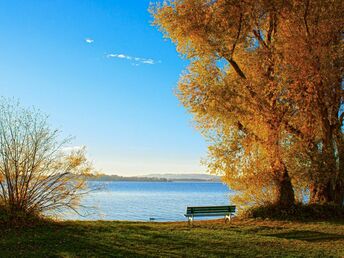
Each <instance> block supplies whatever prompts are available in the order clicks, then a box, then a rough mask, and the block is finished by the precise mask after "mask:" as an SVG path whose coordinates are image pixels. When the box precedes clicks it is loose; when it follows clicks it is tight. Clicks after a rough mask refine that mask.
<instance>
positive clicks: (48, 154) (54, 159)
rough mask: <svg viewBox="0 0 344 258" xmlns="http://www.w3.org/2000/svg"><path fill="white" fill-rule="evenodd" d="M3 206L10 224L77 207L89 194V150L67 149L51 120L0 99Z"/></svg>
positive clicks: (0, 161) (0, 165)
mask: <svg viewBox="0 0 344 258" xmlns="http://www.w3.org/2000/svg"><path fill="white" fill-rule="evenodd" d="M0 102H1V103H0V206H1V209H2V210H3V213H5V214H6V215H7V216H8V218H9V219H10V220H14V221H15V220H18V219H23V218H24V219H25V218H28V217H37V216H38V217H41V216H44V215H46V214H52V213H55V212H62V211H64V210H66V209H72V210H74V211H76V212H77V208H78V206H79V204H80V202H79V201H80V197H81V196H82V195H84V194H85V193H87V192H88V190H87V188H86V181H85V179H86V176H87V175H89V174H90V173H91V166H90V164H89V163H88V162H87V160H86V158H85V150H84V149H79V150H74V151H66V150H65V149H64V146H65V145H66V144H67V143H69V142H70V139H69V138H68V139H63V140H61V139H60V132H59V131H58V130H52V129H51V128H50V126H49V124H48V122H47V116H45V115H43V114H42V113H41V112H39V111H37V110H35V109H33V108H32V109H26V108H22V107H21V106H20V105H19V103H13V101H9V100H6V99H1V101H0Z"/></svg>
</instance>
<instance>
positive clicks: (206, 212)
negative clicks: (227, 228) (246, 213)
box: [184, 205, 235, 224]
mask: <svg viewBox="0 0 344 258" xmlns="http://www.w3.org/2000/svg"><path fill="white" fill-rule="evenodd" d="M234 212H235V206H234V205H231V206H200V207H187V208H186V214H184V216H185V217H187V218H188V223H189V224H190V223H191V222H192V221H193V219H194V217H209V216H224V217H225V222H227V221H230V220H231V217H232V215H233V214H234Z"/></svg>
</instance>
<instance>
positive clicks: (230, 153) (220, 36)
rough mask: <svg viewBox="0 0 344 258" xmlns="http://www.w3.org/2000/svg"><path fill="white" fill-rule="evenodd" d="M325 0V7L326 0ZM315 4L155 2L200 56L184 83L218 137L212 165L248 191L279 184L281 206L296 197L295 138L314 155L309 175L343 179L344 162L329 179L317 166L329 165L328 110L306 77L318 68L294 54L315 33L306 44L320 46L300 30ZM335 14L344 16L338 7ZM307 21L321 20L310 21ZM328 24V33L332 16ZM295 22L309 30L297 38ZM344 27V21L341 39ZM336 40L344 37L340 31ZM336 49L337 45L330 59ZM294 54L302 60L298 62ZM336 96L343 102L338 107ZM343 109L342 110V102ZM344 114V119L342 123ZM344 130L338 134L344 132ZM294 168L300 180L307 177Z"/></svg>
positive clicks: (172, 32) (170, 32)
mask: <svg viewBox="0 0 344 258" xmlns="http://www.w3.org/2000/svg"><path fill="white" fill-rule="evenodd" d="M338 3H339V1H338ZM317 4H318V5H319V6H320V5H321V1H318V3H317ZM305 6H307V1H264V0H262V1H259V0H258V1H253V0H252V1H250V0H249V1H235V0H232V1H228V0H217V1H210V0H175V1H168V2H164V4H161V5H159V4H158V5H156V6H154V7H153V8H152V11H153V15H154V18H155V24H156V25H158V26H159V28H160V29H161V30H162V31H163V32H164V34H165V36H166V37H168V38H170V39H171V40H172V41H173V42H174V43H175V44H176V45H177V50H178V51H179V52H180V53H181V54H183V55H184V56H185V57H186V58H188V59H189V60H190V61H191V64H190V66H189V69H188V71H187V73H185V74H184V75H183V76H182V78H181V80H180V82H179V87H178V96H179V98H180V100H181V102H182V103H183V104H184V106H185V107H186V108H187V109H188V110H189V111H190V112H191V113H192V114H194V116H195V119H196V121H197V122H198V127H199V128H200V129H201V131H202V132H203V133H204V134H205V135H206V136H207V137H209V139H211V141H212V143H213V144H212V145H211V146H210V148H209V150H210V152H209V153H210V163H209V167H210V169H211V170H212V171H215V172H224V173H225V177H224V178H225V180H226V181H227V182H228V183H229V185H230V186H231V188H233V189H236V190H239V191H242V192H243V193H244V194H247V195H251V196H252V195H254V193H258V192H259V191H260V192H261V193H263V194H267V193H270V192H272V193H273V194H268V196H269V198H270V200H272V201H273V202H275V203H277V204H280V205H290V204H292V203H293V202H294V189H293V186H292V183H291V181H292V180H291V177H290V173H289V172H290V171H288V166H287V164H286V161H287V160H288V158H287V157H288V155H289V156H291V155H290V152H291V151H295V148H291V146H293V147H294V145H295V146H299V149H298V150H297V151H296V153H297V154H300V155H295V156H297V157H305V156H304V155H302V154H304V153H303V152H305V153H306V157H307V158H309V162H308V163H307V162H302V161H301V162H299V165H300V166H305V165H306V164H307V167H308V168H309V169H307V173H306V174H307V179H308V180H310V181H312V182H313V185H314V187H313V188H314V189H320V188H321V187H322V185H323V182H325V183H326V182H328V180H329V179H324V180H318V178H331V180H333V178H332V176H336V178H338V175H339V174H340V171H341V168H339V169H337V170H336V171H337V172H336V173H332V174H331V175H330V173H328V171H325V172H324V173H323V174H322V176H321V177H320V176H319V173H318V172H319V170H314V169H311V168H313V167H314V166H315V165H314V164H315V163H317V164H319V162H317V161H318V160H316V159H315V158H314V155H315V154H314V153H319V152H321V154H322V153H323V151H319V144H318V142H317V141H318V139H319V136H320V135H321V133H323V135H324V132H323V131H321V130H319V129H315V128H318V124H319V123H320V120H322V119H323V117H324V116H325V115H326V114H324V113H323V112H320V111H319V112H318V113H316V114H314V113H312V111H314V110H313V105H315V106H317V108H318V109H317V110H320V109H321V107H320V106H321V103H322V102H321V103H317V102H316V101H314V96H313V95H312V92H310V91H309V89H310V88H311V87H310V86H309V85H311V83H309V84H306V85H304V82H306V80H305V78H306V77H305V76H304V74H308V70H309V69H310V67H309V65H308V66H307V65H305V66H303V65H302V60H300V61H298V62H297V61H295V60H294V59H298V58H297V54H295V52H296V51H295V52H294V53H292V54H291V53H290V52H293V51H292V49H293V48H295V47H297V45H298V43H299V41H302V42H303V41H305V42H303V43H304V45H306V46H305V48H307V47H308V48H313V47H314V48H315V46H313V45H312V44H313V43H312V42H310V41H307V40H308V39H307V37H309V34H307V31H306V32H305V33H304V32H303V31H302V30H301V28H300V26H305V22H304V21H303V22H302V23H300V19H299V17H304V16H305V15H304V12H305ZM301 7H303V8H301ZM337 7H338V6H337ZM307 8H309V7H306V9H307ZM318 8H320V7H318ZM320 9H321V8H320ZM321 10H322V9H321ZM307 12H309V9H307ZM314 12H315V13H316V12H317V10H315V11H314ZM301 14H303V16H301ZM308 15H309V14H308V13H306V16H308ZM331 17H333V19H336V18H338V12H336V14H334V15H332V16H331ZM306 18H308V17H306ZM330 22H333V20H331V21H330ZM306 24H307V26H311V24H310V22H308V23H307V22H306ZM320 27H321V28H322V29H323V30H324V29H325V32H326V24H323V25H321V26H320ZM324 27H325V28H324ZM332 27H333V26H332ZM308 29H309V28H308ZM294 30H295V31H296V32H297V33H299V34H300V35H301V36H302V37H300V38H298V39H297V40H296V39H294V38H293V36H292V33H293V32H294ZM336 32H338V28H337V30H336V31H333V33H332V34H331V37H332V36H333V35H334V34H336ZM329 34H330V33H329ZM336 35H337V34H336ZM337 36H338V35H337ZM339 41H340V40H339ZM336 42H337V45H338V39H337V41H336ZM331 43H332V42H330V43H328V44H323V45H324V48H326V47H329V46H330V48H332V44H331ZM307 51H308V52H307ZM307 51H304V50H302V52H303V53H304V59H305V61H306V62H307V61H308V60H309V59H312V58H313V59H314V57H313V56H312V55H314V53H313V52H312V51H311V52H310V53H309V50H307ZM322 51H324V50H322ZM335 51H336V50H332V52H329V53H328V54H327V59H331V57H332V55H333V54H334V52H335ZM291 59H293V60H292V61H293V62H290V63H288V62H289V60H291ZM325 59H326V58H325ZM327 59H326V61H328V60H327ZM316 60H317V59H314V60H313V61H311V62H315V61H316ZM336 60H337V59H336ZM323 61H324V65H333V62H332V60H329V61H328V63H325V62H326V61H325V60H323ZM295 62H296V63H297V65H294V63H295ZM331 62H332V63H331ZM338 67H339V68H341V64H339V63H338V64H337V67H336V68H334V69H337V70H336V71H337V72H336V75H337V77H336V79H337V82H338V79H340V78H341V76H342V75H341V74H340V73H339V74H338ZM312 71H313V70H312ZM312 75H314V74H312ZM318 75H319V73H318V74H316V75H314V76H318ZM334 76H335V75H334ZM332 77H333V76H332ZM332 77H331V79H333V78H332ZM332 82H333V81H332ZM317 85H318V86H319V84H317ZM336 85H337V86H338V84H336ZM323 91H324V93H323V95H324V94H325V95H326V98H327V96H328V95H330V94H326V91H331V89H328V88H326V86H323ZM337 91H338V90H337ZM340 94H342V93H340ZM336 96H337V99H335V100H336V101H337V102H336V104H334V105H337V106H338V95H336ZM340 96H341V95H340ZM319 98H321V96H319ZM339 99H340V98H339ZM332 100H334V99H333V97H332V98H331V97H330V99H327V100H325V99H323V100H322V101H324V102H328V101H332ZM340 101H342V100H341V99H340ZM339 106H340V104H339ZM331 110H332V109H331ZM333 112H334V114H337V118H338V110H337V113H336V111H335V110H334V111H333ZM309 114H311V115H309ZM305 117H306V119H305ZM340 119H342V118H339V119H338V123H337V125H336V126H337V127H336V128H339V129H340V124H341V121H340ZM337 132H338V130H337ZM325 134H326V133H325ZM339 135H340V136H339V137H337V138H339V139H342V138H341V137H342V135H341V134H340V133H339ZM320 137H321V136H320ZM321 143H322V144H324V146H325V145H326V144H325V142H324V141H322V142H321ZM331 144H332V143H331ZM333 146H334V145H333ZM335 146H336V147H335V148H332V151H333V152H332V157H337V156H338V153H341V152H340V151H339V148H340V146H341V145H340V144H337V143H336V144H335ZM309 149H310V150H311V151H310V150H309ZM325 149H326V148H325ZM288 152H289V153H288ZM336 153H337V154H336ZM333 154H334V155H335V156H333ZM318 156H319V155H318ZM289 160H290V159H289ZM292 160H293V159H292ZM332 160H333V159H332ZM294 162H296V161H295V159H294ZM320 163H321V162H320ZM333 164H335V165H333ZM337 164H338V162H337V160H336V162H334V163H333V162H332V165H333V166H337ZM294 167H295V166H294ZM333 168H334V167H332V170H333ZM293 169H294V168H293ZM294 170H295V169H294ZM314 171H317V172H314ZM293 174H294V175H295V177H294V178H295V180H298V179H300V178H302V177H303V174H302V177H301V176H300V175H299V176H298V175H297V174H295V173H293ZM325 174H326V176H325ZM327 175H330V176H327ZM326 180H327V181H326ZM320 181H321V182H320ZM335 181H336V182H340V181H339V180H337V179H336V180H335ZM320 183H321V184H320ZM313 188H312V189H313ZM318 191H319V190H318ZM313 195H314V194H313Z"/></svg>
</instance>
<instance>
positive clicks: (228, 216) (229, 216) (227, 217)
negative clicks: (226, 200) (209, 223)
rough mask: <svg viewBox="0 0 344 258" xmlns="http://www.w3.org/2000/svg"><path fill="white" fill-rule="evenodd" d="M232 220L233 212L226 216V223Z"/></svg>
mask: <svg viewBox="0 0 344 258" xmlns="http://www.w3.org/2000/svg"><path fill="white" fill-rule="evenodd" d="M227 221H228V222H231V214H229V215H226V216H225V223H227Z"/></svg>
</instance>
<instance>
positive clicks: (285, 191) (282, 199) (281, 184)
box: [276, 163, 295, 207]
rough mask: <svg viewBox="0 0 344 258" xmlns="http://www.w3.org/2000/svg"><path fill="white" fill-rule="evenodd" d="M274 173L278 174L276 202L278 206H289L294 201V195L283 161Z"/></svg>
mask: <svg viewBox="0 0 344 258" xmlns="http://www.w3.org/2000/svg"><path fill="white" fill-rule="evenodd" d="M276 172H277V171H276ZM276 174H277V175H279V176H278V177H277V180H276V185H277V189H276V190H277V193H276V204H277V205H279V206H284V207H289V206H291V205H293V204H294V203H295V195H294V189H293V185H292V183H291V179H290V176H289V174H288V171H287V168H286V167H285V165H284V164H283V163H282V166H281V167H280V169H279V171H278V172H277V173H276Z"/></svg>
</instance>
